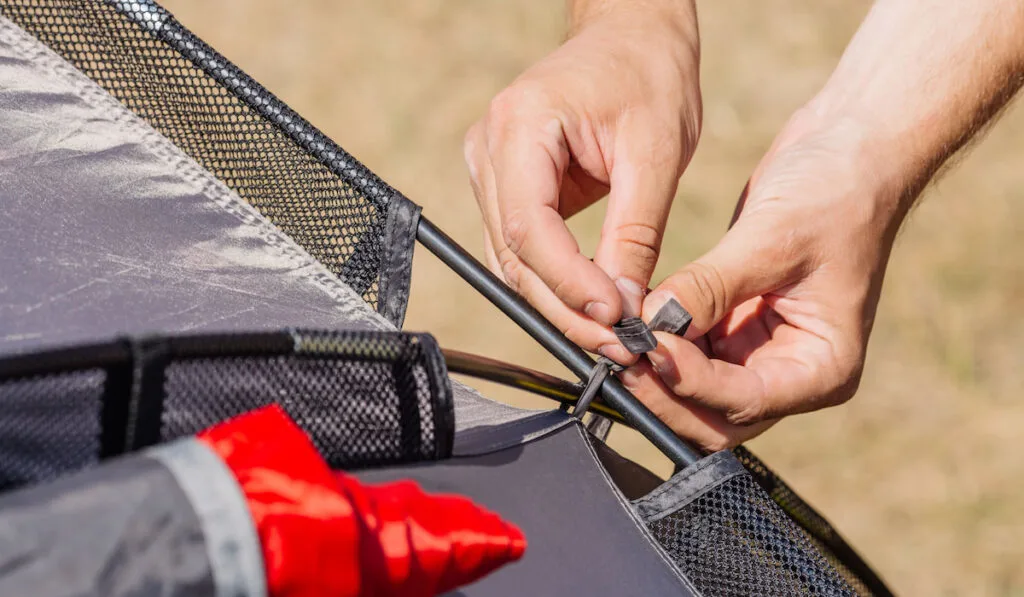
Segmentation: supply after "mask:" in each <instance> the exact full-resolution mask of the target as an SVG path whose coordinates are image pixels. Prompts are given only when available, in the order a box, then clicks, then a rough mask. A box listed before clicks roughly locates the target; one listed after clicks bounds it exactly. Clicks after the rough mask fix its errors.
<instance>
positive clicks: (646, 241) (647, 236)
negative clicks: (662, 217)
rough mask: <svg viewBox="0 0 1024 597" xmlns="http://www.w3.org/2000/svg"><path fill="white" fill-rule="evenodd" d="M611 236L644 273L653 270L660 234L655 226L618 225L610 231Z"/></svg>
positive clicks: (643, 224) (639, 224)
mask: <svg viewBox="0 0 1024 597" xmlns="http://www.w3.org/2000/svg"><path fill="white" fill-rule="evenodd" d="M612 234H613V235H614V237H615V239H616V240H617V242H618V243H619V244H620V245H622V246H624V247H626V250H627V251H628V252H629V254H630V257H631V258H633V259H634V260H635V261H637V262H638V263H639V265H641V266H642V267H644V268H645V271H647V270H651V269H653V268H654V266H655V264H657V262H658V253H659V252H660V251H661V241H662V233H661V231H660V230H658V229H657V228H656V227H655V226H651V225H650V224H645V223H642V222H630V223H626V224H618V225H616V226H615V228H614V229H613V230H612Z"/></svg>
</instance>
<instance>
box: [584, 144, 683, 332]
mask: <svg viewBox="0 0 1024 597" xmlns="http://www.w3.org/2000/svg"><path fill="white" fill-rule="evenodd" d="M616 160H617V162H616V164H615V168H614V170H613V171H612V173H611V177H610V187H611V191H610V193H609V196H608V211H607V213H606V214H605V220H604V226H603V227H602V229H601V240H600V242H599V243H598V245H597V251H596V252H595V254H594V263H596V264H597V265H598V266H599V267H600V268H601V269H602V270H604V272H605V273H607V274H608V276H609V277H610V278H611V279H612V280H613V281H614V282H615V286H616V288H617V289H618V291H619V294H620V296H621V297H622V314H623V316H624V317H639V316H640V314H641V306H642V303H643V299H644V289H646V288H647V287H648V284H649V283H650V281H651V275H652V274H653V273H654V267H655V265H657V262H658V254H659V252H660V251H661V241H662V237H663V236H664V232H665V224H666V221H667V220H668V216H669V211H670V209H671V207H672V200H673V198H674V197H675V194H676V187H677V186H678V184H679V176H680V172H681V163H682V160H681V155H680V152H679V150H678V149H674V150H666V151H663V152H660V153H654V154H652V152H651V149H650V148H649V147H644V146H642V145H640V148H638V149H634V150H631V148H629V147H627V149H626V151H624V152H623V153H622V154H620V155H618V156H617V157H616Z"/></svg>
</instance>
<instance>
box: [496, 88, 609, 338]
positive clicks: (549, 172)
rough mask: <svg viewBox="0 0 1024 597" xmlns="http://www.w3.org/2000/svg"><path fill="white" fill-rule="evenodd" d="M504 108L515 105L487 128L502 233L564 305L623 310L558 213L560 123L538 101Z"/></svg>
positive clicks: (605, 313) (563, 162)
mask: <svg viewBox="0 0 1024 597" xmlns="http://www.w3.org/2000/svg"><path fill="white" fill-rule="evenodd" d="M506 109H508V110H513V111H514V112H515V113H514V114H512V115H506V116H504V117H502V118H496V119H494V120H493V121H492V123H493V124H492V125H491V126H489V127H488V131H487V143H488V151H489V153H490V158H491V160H490V162H491V167H492V170H493V172H494V181H495V195H496V198H497V205H498V211H499V214H500V217H501V239H502V241H503V242H504V244H505V245H507V246H508V247H509V248H510V249H511V250H512V252H513V253H514V254H515V255H516V256H517V257H519V258H520V259H521V260H522V261H523V262H524V263H525V264H526V265H528V266H529V267H530V269H531V270H533V271H534V272H535V273H536V274H537V276H539V277H540V279H541V280H543V281H544V283H545V284H546V285H547V286H548V287H549V288H551V289H552V291H553V292H554V293H555V295H556V296H557V297H558V298H559V299H560V300H562V301H563V302H564V303H565V304H566V305H568V306H569V307H570V308H572V309H575V310H578V311H582V312H585V313H587V314H588V315H589V316H590V317H592V318H593V319H595V320H597V321H599V322H600V323H602V324H604V325H609V326H610V325H611V324H613V323H615V322H616V321H618V320H619V318H620V316H621V313H622V304H621V300H620V298H619V295H618V292H617V290H616V288H615V286H614V284H613V283H612V281H611V279H610V278H609V277H608V276H607V274H605V273H604V271H602V270H601V268H600V267H598V266H597V265H596V264H594V263H593V262H592V261H590V260H589V259H587V258H586V257H585V256H583V255H582V254H581V253H580V249H579V245H578V244H577V243H576V239H575V238H573V236H572V234H571V233H570V232H569V229H568V228H567V227H566V225H565V221H564V220H563V219H562V216H561V215H559V213H558V200H559V191H560V189H561V187H562V178H563V176H564V175H565V172H566V170H567V169H568V167H569V150H568V146H567V143H566V141H565V138H564V134H563V131H562V127H561V123H560V121H559V120H558V118H557V116H556V115H554V114H553V113H552V112H551V111H550V110H546V109H544V108H539V109H534V110H532V111H531V106H529V105H528V104H527V106H526V107H525V108H523V107H521V106H519V105H516V106H514V107H511V108H508V107H507V108H506ZM492 240H494V241H495V242H497V240H498V236H497V234H494V236H493V238H492Z"/></svg>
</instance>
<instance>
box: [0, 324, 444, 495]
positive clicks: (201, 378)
mask: <svg viewBox="0 0 1024 597" xmlns="http://www.w3.org/2000/svg"><path fill="white" fill-rule="evenodd" d="M270 403H277V404H280V405H281V406H283V407H284V409H285V410H286V411H287V412H288V413H289V415H291V417H292V418H293V419H294V420H295V422H296V423H297V424H298V425H299V426H300V427H302V428H303V429H304V430H305V431H306V433H308V434H309V436H310V437H311V438H312V440H313V442H314V443H315V444H316V445H317V447H318V448H319V450H320V452H321V454H322V455H323V456H324V458H325V459H326V460H327V461H328V463H329V464H330V465H331V466H333V467H336V468H346V469H354V468H360V467H369V466H379V465H388V464H403V463H410V462H419V461H424V460H436V459H441V458H446V457H448V456H450V455H451V449H452V440H453V435H454V428H455V425H454V413H453V410H452V408H453V407H452V400H451V388H450V386H449V385H448V377H447V371H446V369H445V366H444V360H443V357H442V355H441V351H440V349H439V348H438V346H437V344H436V343H435V342H434V340H433V339H432V338H431V337H429V336H426V335H418V334H407V333H403V332H375V331H352V332H298V331H287V332H261V333H255V334H231V335H212V336H209V335H208V336H179V337H171V338H159V337H148V338H145V339H144V340H132V339H125V340H124V341H119V342H113V343H109V344H99V345H92V346H79V347H70V348H65V349H61V350H55V351H46V352H40V353H36V354H29V355H19V356H14V357H9V358H5V359H0V489H6V488H10V487H14V486H19V485H24V484H29V483H35V482H39V481H44V480H47V479H51V478H54V477H57V476H59V475H61V474H65V473H69V472H73V471H76V470H79V469H81V468H84V467H87V466H89V465H91V464H94V463H96V462H97V461H98V460H100V459H101V455H102V456H105V457H111V456H117V455H120V454H123V453H125V452H128V451H134V450H138V449H141V448H145V447H148V446H149V445H151V444H154V443H158V442H160V441H167V440H170V439H174V438H178V437H181V436H184V435H191V434H194V433H195V432H197V431H200V430H202V429H204V428H206V427H209V426H211V425H215V424H217V423H220V422H222V421H224V420H226V419H228V418H231V417H233V416H235V415H239V414H242V413H245V412H248V411H251V410H254V409H256V408H259V407H261V406H265V405H267V404H270Z"/></svg>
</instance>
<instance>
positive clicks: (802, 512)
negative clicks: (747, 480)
mask: <svg viewBox="0 0 1024 597" xmlns="http://www.w3.org/2000/svg"><path fill="white" fill-rule="evenodd" d="M732 452H733V454H734V455H735V456H736V458H737V460H739V461H740V463H742V464H743V466H744V468H746V469H747V471H749V472H750V474H751V476H752V477H753V479H754V480H755V481H756V482H757V484H758V485H760V486H761V487H762V488H763V489H764V490H765V491H767V492H768V494H769V495H770V496H771V498H772V500H774V501H775V503H777V504H778V505H779V506H780V507H781V508H782V509H783V511H785V512H786V514H788V515H789V517H790V518H792V519H793V520H794V521H795V522H796V523H797V524H799V525H800V526H801V527H803V528H804V529H805V530H806V531H807V532H808V533H809V534H810V539H811V541H812V542H813V543H814V544H815V546H816V547H817V548H818V549H819V551H820V552H821V553H822V554H824V555H825V557H826V558H828V560H829V562H831V563H832V565H833V566H835V568H836V570H838V571H839V573H840V574H842V575H843V578H845V579H846V581H847V582H848V583H850V586H851V587H853V589H854V590H855V591H856V593H857V595H862V596H864V597H868V596H871V595H891V594H892V593H891V592H890V591H889V589H888V588H887V587H886V586H885V583H884V582H882V580H881V579H880V578H879V577H878V576H877V574H876V573H875V572H874V570H872V569H871V567H869V566H868V565H867V563H865V562H864V561H863V560H862V559H861V558H860V556H859V555H858V554H857V552H855V551H854V550H853V548H852V547H850V546H849V545H848V544H847V543H846V541H845V540H844V539H843V538H842V536H840V535H839V533H838V532H837V531H836V530H835V529H834V528H833V527H832V525H831V524H829V522H828V521H827V520H825V519H824V518H822V517H821V515H819V514H818V513H817V512H816V511H815V510H814V509H813V508H812V507H811V506H810V505H809V504H808V503H807V502H805V501H804V500H803V499H802V498H801V497H800V496H799V495H797V494H796V492H794V491H793V490H792V489H790V487H789V486H788V485H786V483H785V482H783V481H782V479H781V478H779V477H778V475H776V474H775V473H774V472H772V470H771V469H769V468H768V467H767V466H765V464H764V463H763V462H761V460H760V459H759V458H758V457H756V456H754V454H752V453H751V452H750V451H749V450H747V449H746V448H744V447H743V446H739V447H737V448H734V449H733V451H732Z"/></svg>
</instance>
